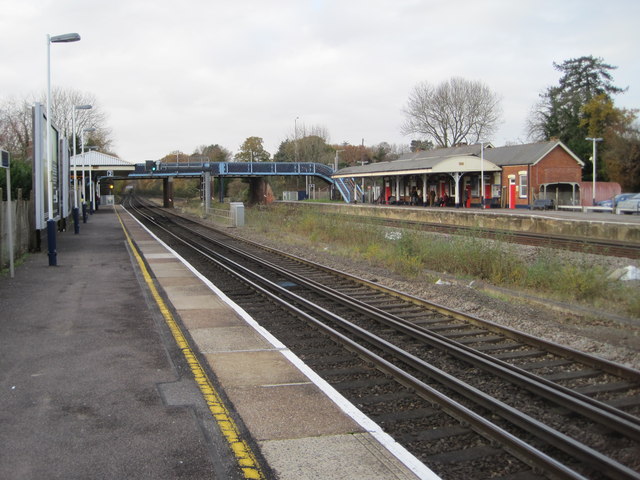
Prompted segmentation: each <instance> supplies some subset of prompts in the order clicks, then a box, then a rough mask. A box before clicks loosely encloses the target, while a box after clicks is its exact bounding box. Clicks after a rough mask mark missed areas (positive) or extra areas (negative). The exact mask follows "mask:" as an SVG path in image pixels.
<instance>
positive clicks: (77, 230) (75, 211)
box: [71, 105, 93, 233]
mask: <svg viewBox="0 0 640 480" xmlns="http://www.w3.org/2000/svg"><path fill="white" fill-rule="evenodd" d="M90 108H93V106H92V105H76V106H74V107H73V117H72V122H71V123H72V125H71V132H72V135H73V233H80V223H79V218H78V217H79V214H78V175H77V171H76V167H77V163H78V159H77V158H76V110H89V109H90ZM83 177H84V171H83Z"/></svg>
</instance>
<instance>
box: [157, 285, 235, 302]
mask: <svg viewBox="0 0 640 480" xmlns="http://www.w3.org/2000/svg"><path fill="white" fill-rule="evenodd" d="M162 288H163V289H164V291H165V292H166V293H167V295H168V296H170V297H193V296H196V295H199V296H203V295H211V290H210V289H209V287H207V286H206V285H203V284H202V282H200V283H199V284H190V285H183V284H180V285H171V286H169V285H163V286H162ZM218 303H219V304H220V306H222V305H223V303H222V302H218Z"/></svg>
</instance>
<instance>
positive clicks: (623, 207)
mask: <svg viewBox="0 0 640 480" xmlns="http://www.w3.org/2000/svg"><path fill="white" fill-rule="evenodd" d="M616 213H626V214H631V213H640V193H636V194H635V195H634V196H633V197H631V198H629V199H627V200H623V201H621V202H619V203H618V206H617V207H616Z"/></svg>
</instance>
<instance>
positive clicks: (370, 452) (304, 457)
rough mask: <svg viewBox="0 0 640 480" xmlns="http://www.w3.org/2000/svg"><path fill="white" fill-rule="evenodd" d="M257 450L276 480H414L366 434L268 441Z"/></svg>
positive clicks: (413, 477) (412, 476)
mask: <svg viewBox="0 0 640 480" xmlns="http://www.w3.org/2000/svg"><path fill="white" fill-rule="evenodd" d="M260 450H261V451H262V454H263V455H264V456H265V458H266V459H267V462H269V465H271V467H272V468H273V469H274V471H275V472H276V474H277V475H278V478H279V479H280V480H317V479H323V480H370V479H374V478H375V479H378V480H380V479H389V480H391V479H397V480H401V479H402V480H409V479H415V478H416V476H415V475H413V474H411V473H410V472H408V471H407V470H406V469H405V468H402V466H401V465H400V464H399V462H398V460H397V459H396V458H395V457H393V456H391V454H389V453H388V452H387V451H386V450H385V449H383V448H381V447H380V445H379V444H378V443H377V442H375V441H374V440H373V439H371V437H370V436H369V435H368V434H354V435H331V436H323V437H311V438H300V439H295V440H270V441H264V442H260ZM309 452H313V455H309Z"/></svg>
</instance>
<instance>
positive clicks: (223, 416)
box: [114, 208, 265, 479]
mask: <svg viewBox="0 0 640 480" xmlns="http://www.w3.org/2000/svg"><path fill="white" fill-rule="evenodd" d="M114 210H115V212H116V215H117V217H118V221H119V222H120V225H121V226H122V230H123V231H124V234H125V237H126V238H127V242H128V243H129V246H130V247H131V251H132V252H133V255H134V256H135V258H136V261H137V262H138V266H139V267H140V270H141V271H142V275H143V277H144V280H145V282H146V284H147V286H148V287H149V290H150V291H151V294H152V295H153V298H154V300H155V301H156V303H157V304H158V308H159V309H160V312H161V313H162V316H163V317H164V319H165V321H166V322H167V325H168V326H169V329H170V330H171V333H172V334H173V338H174V339H175V341H176V343H177V344H178V348H180V350H181V351H182V354H183V355H184V358H185V359H186V361H187V363H188V364H189V367H190V368H191V372H192V373H193V378H194V379H195V381H196V383H197V384H198V387H199V388H200V391H201V392H202V395H203V397H204V399H205V401H206V402H207V406H208V407H209V411H210V412H211V414H212V415H213V417H214V418H215V420H216V422H217V423H218V427H219V428H220V431H221V432H222V434H223V435H224V437H225V438H226V439H227V442H228V443H229V446H230V447H231V450H232V451H233V454H234V455H235V457H236V461H237V462H238V465H239V466H240V469H241V470H242V472H243V474H244V478H249V479H264V478H265V476H264V474H263V472H262V470H261V468H260V465H259V464H258V461H257V460H256V457H255V455H254V453H253V452H252V451H251V447H249V444H248V443H247V441H246V440H244V439H242V438H241V434H240V431H239V430H238V427H237V425H236V423H235V422H234V421H233V419H232V418H231V415H230V413H229V410H228V409H227V407H226V405H225V404H224V403H223V402H222V399H221V398H220V395H219V394H218V392H217V391H216V389H215V388H214V387H213V384H212V383H211V380H209V377H208V376H207V374H206V372H205V371H204V369H203V368H202V365H200V362H199V361H198V358H197V357H196V355H195V354H194V353H193V350H192V349H191V347H190V346H189V342H188V341H187V339H186V337H185V336H184V334H183V333H182V330H181V329H180V326H179V325H178V323H177V322H176V321H175V319H174V317H173V315H172V314H171V311H170V310H169V309H168V308H167V305H166V303H165V302H164V300H163V299H162V297H161V296H160V294H159V293H158V289H157V288H156V286H155V284H154V283H153V279H152V278H151V275H150V274H149V271H148V270H147V267H146V265H145V264H144V261H143V260H142V257H141V256H140V253H139V252H138V249H137V248H136V246H135V245H134V243H133V241H132V240H131V237H130V236H129V233H128V232H127V229H126V227H125V226H124V223H123V222H122V218H120V214H119V213H118V211H117V209H115V208H114Z"/></svg>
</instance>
